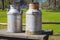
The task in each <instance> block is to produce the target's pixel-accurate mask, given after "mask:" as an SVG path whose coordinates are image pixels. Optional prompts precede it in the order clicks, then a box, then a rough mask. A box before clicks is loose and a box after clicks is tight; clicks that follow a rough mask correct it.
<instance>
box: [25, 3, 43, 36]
mask: <svg viewBox="0 0 60 40" xmlns="http://www.w3.org/2000/svg"><path fill="white" fill-rule="evenodd" d="M37 4H38V3H30V4H29V10H28V11H27V12H26V32H25V33H26V34H27V35H35V34H40V33H41V31H42V19H41V18H42V15H41V11H40V10H39V9H38V5H37Z"/></svg>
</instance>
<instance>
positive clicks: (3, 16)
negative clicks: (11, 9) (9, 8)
mask: <svg viewBox="0 0 60 40" xmlns="http://www.w3.org/2000/svg"><path fill="white" fill-rule="evenodd" d="M6 20H7V13H6V10H1V9H0V23H1V22H3V23H4V22H7V21H6Z"/></svg>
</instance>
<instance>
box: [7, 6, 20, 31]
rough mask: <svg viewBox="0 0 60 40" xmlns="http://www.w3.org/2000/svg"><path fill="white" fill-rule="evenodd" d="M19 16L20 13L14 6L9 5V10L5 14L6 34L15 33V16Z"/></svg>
mask: <svg viewBox="0 0 60 40" xmlns="http://www.w3.org/2000/svg"><path fill="white" fill-rule="evenodd" d="M19 14H20V12H19V11H18V10H17V9H16V8H15V6H14V5H10V10H9V11H8V13H7V23H8V25H7V32H17V19H18V18H17V16H18V15H19ZM19 17H20V16H19ZM19 19H21V18H19ZM18 25H19V24H18Z"/></svg>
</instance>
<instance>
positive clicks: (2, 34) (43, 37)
mask: <svg viewBox="0 0 60 40" xmlns="http://www.w3.org/2000/svg"><path fill="white" fill-rule="evenodd" d="M1 37H3V38H4V37H5V38H10V39H11V38H17V39H31V40H32V39H33V40H34V39H35V40H48V36H47V35H26V34H25V33H8V32H6V31H0V38H1Z"/></svg>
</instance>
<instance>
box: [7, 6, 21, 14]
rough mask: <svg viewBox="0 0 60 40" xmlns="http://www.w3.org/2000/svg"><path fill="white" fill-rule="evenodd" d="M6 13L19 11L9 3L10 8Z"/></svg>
mask: <svg viewBox="0 0 60 40" xmlns="http://www.w3.org/2000/svg"><path fill="white" fill-rule="evenodd" d="M7 14H20V12H19V11H18V10H17V9H16V8H15V6H14V5H10V10H9V11H8V13H7Z"/></svg>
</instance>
